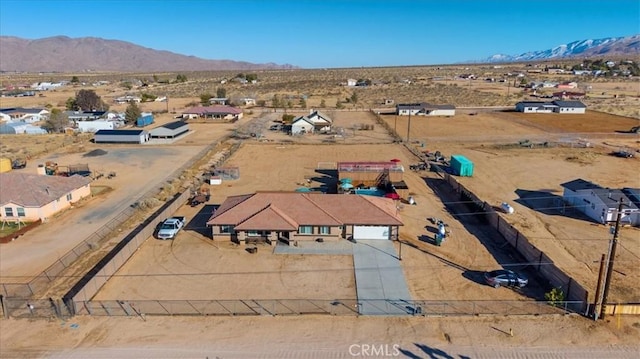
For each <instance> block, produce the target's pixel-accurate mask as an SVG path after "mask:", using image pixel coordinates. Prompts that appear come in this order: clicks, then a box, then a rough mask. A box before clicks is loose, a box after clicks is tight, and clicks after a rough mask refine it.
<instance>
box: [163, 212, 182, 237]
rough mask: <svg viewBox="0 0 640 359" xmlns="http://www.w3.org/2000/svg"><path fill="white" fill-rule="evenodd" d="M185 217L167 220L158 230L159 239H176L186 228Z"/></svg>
mask: <svg viewBox="0 0 640 359" xmlns="http://www.w3.org/2000/svg"><path fill="white" fill-rule="evenodd" d="M184 224H185V218H184V217H169V218H167V219H165V220H164V221H163V222H162V224H160V228H159V229H158V234H157V236H158V239H174V238H175V237H176V234H178V232H179V231H180V230H181V229H182V227H184Z"/></svg>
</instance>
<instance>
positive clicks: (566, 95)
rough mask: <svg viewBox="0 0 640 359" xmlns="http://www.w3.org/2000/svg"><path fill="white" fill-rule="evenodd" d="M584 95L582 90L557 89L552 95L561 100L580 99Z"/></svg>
mask: <svg viewBox="0 0 640 359" xmlns="http://www.w3.org/2000/svg"><path fill="white" fill-rule="evenodd" d="M585 96H586V94H585V93H584V92H572V91H559V92H554V93H553V97H554V98H557V99H562V100H580V99H583V98H584V97H585Z"/></svg>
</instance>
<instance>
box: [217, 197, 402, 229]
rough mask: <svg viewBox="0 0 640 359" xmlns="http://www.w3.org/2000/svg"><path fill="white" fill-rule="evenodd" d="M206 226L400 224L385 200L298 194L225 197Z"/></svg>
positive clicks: (263, 227)
mask: <svg viewBox="0 0 640 359" xmlns="http://www.w3.org/2000/svg"><path fill="white" fill-rule="evenodd" d="M271 221H273V222H271ZM207 224H210V225H235V226H237V227H236V228H238V229H265V230H266V229H272V230H276V228H272V226H283V227H285V226H295V227H296V228H297V227H298V226H301V225H316V226H339V225H343V224H356V225H402V221H401V219H400V216H399V215H398V213H397V210H396V207H395V203H394V202H393V200H391V199H388V198H381V197H372V196H360V195H345V194H321V193H302V192H258V193H255V194H252V195H245V196H234V197H229V198H228V199H227V200H225V201H224V203H222V205H221V206H220V208H219V209H218V210H217V211H216V212H215V213H214V214H213V216H212V217H211V218H210V219H209V221H208V222H207ZM240 226H241V227H240ZM245 227H246V228H245ZM287 228H291V227H287ZM283 229H284V228H283Z"/></svg>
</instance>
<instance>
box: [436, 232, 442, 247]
mask: <svg viewBox="0 0 640 359" xmlns="http://www.w3.org/2000/svg"><path fill="white" fill-rule="evenodd" d="M435 240H436V246H438V247H440V245H442V241H443V240H444V236H443V235H442V234H440V233H436V236H435Z"/></svg>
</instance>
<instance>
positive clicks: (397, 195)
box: [384, 192, 400, 200]
mask: <svg viewBox="0 0 640 359" xmlns="http://www.w3.org/2000/svg"><path fill="white" fill-rule="evenodd" d="M384 196H385V197H387V198H391V199H395V200H398V199H400V195H399V194H397V193H395V192H391V193H387V194H385V195H384Z"/></svg>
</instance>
